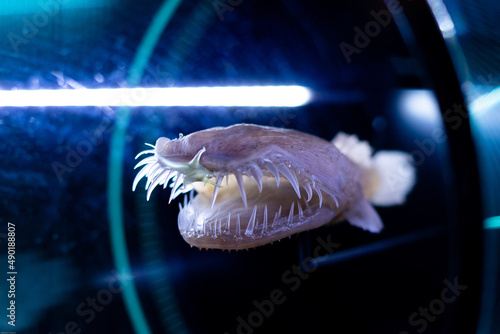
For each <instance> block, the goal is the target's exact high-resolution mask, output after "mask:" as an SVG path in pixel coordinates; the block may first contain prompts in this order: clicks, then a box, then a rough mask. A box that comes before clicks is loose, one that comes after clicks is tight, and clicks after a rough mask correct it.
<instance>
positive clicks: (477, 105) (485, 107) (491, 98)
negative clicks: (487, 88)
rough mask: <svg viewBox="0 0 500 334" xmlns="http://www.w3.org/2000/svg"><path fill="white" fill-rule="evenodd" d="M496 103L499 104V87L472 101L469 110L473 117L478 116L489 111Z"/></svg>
mask: <svg viewBox="0 0 500 334" xmlns="http://www.w3.org/2000/svg"><path fill="white" fill-rule="evenodd" d="M498 103H500V87H497V88H495V89H494V90H492V91H491V92H490V93H488V94H484V95H482V96H480V97H478V98H477V99H475V100H474V101H472V103H471V104H470V109H471V112H472V113H473V115H474V116H479V115H480V114H481V113H485V112H487V111H489V109H490V108H491V107H493V106H495V105H496V104H498Z"/></svg>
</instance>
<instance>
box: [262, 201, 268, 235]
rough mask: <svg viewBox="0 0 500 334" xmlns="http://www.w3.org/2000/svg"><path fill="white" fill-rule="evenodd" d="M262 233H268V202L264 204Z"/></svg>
mask: <svg viewBox="0 0 500 334" xmlns="http://www.w3.org/2000/svg"><path fill="white" fill-rule="evenodd" d="M261 234H267V204H266V205H264V222H263V223H262V232H261Z"/></svg>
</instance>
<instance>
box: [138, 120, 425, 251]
mask: <svg viewBox="0 0 500 334" xmlns="http://www.w3.org/2000/svg"><path fill="white" fill-rule="evenodd" d="M150 146H151V147H152V149H150V150H146V151H143V152H141V153H139V155H138V156H137V157H136V159H137V158H138V157H139V156H141V155H143V154H153V155H152V156H149V157H147V158H145V159H143V160H142V161H140V162H139V163H138V164H137V166H136V168H138V167H140V166H144V167H143V168H142V169H141V171H140V172H139V173H138V175H137V176H136V178H135V180H134V184H133V190H135V188H136V186H137V184H138V182H139V181H140V179H142V178H143V177H146V178H147V182H146V189H147V190H148V192H147V199H148V200H149V197H150V195H151V192H152V191H153V189H154V188H155V187H156V186H157V185H163V187H164V188H166V186H167V185H169V187H170V188H172V190H171V196H170V201H171V200H172V199H174V198H175V197H177V196H178V195H179V194H182V193H187V192H190V195H189V196H188V195H185V197H184V205H179V207H180V212H179V216H178V226H179V231H180V233H181V235H182V237H183V238H184V239H185V240H186V241H187V243H189V244H190V245H192V246H196V247H198V248H207V249H208V248H216V249H228V250H232V249H236V250H238V249H248V248H254V247H257V246H262V245H266V244H269V243H272V242H274V241H277V240H280V239H282V238H285V237H289V236H291V235H293V234H296V233H299V232H302V231H306V230H311V229H314V228H318V227H320V226H322V225H325V224H328V223H332V222H341V221H344V220H347V221H348V222H349V223H350V224H352V225H354V226H357V227H360V228H362V229H364V230H368V231H370V232H373V233H378V232H380V231H381V230H382V228H383V224H382V221H381V219H380V217H379V215H378V214H377V212H376V211H375V209H374V208H373V206H372V204H375V205H383V206H390V205H397V204H402V203H404V202H405V200H406V196H407V194H408V193H409V192H410V191H411V189H412V188H413V186H414V184H415V180H416V176H415V169H414V167H413V166H412V160H411V156H410V155H409V154H407V153H404V152H400V151H379V152H377V153H376V154H375V155H373V156H372V153H373V150H372V148H371V147H370V145H368V143H367V142H365V141H360V140H359V139H358V138H357V137H356V136H352V135H346V134H344V133H339V134H338V135H337V136H336V137H335V138H334V139H333V140H332V141H331V142H329V141H327V140H324V139H321V138H319V137H316V136H313V135H310V134H306V133H302V132H299V131H296V130H291V129H282V128H274V127H267V126H259V125H253V124H236V125H232V126H229V127H216V128H211V129H206V130H203V131H198V132H195V133H192V134H190V135H188V136H182V135H181V136H180V137H179V138H178V139H173V140H170V139H168V138H164V137H162V138H159V139H158V140H157V141H156V145H154V146H153V145H150ZM192 190H195V191H196V192H197V195H196V196H194V192H193V191H192ZM170 201H169V202H170Z"/></svg>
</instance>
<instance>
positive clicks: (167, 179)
mask: <svg viewBox="0 0 500 334" xmlns="http://www.w3.org/2000/svg"><path fill="white" fill-rule="evenodd" d="M176 175H177V172H176V171H173V170H171V171H170V173H168V175H167V177H166V178H165V180H164V181H163V189H165V188H167V186H168V183H169V182H170V179H171V178H173V177H175V176H176Z"/></svg>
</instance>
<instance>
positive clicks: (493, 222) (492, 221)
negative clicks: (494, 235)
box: [483, 216, 500, 229]
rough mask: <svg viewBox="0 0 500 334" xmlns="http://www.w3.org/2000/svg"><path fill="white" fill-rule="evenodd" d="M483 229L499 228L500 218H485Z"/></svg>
mask: <svg viewBox="0 0 500 334" xmlns="http://www.w3.org/2000/svg"><path fill="white" fill-rule="evenodd" d="M483 227H484V228H487V229H494V228H500V216H495V217H490V218H486V219H485V220H484V222H483Z"/></svg>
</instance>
